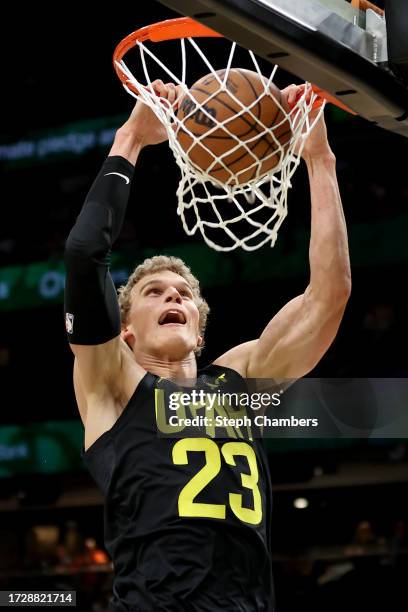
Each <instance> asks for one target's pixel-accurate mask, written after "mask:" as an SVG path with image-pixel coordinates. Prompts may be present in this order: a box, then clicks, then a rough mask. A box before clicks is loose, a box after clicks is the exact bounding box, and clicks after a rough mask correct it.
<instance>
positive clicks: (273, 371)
mask: <svg viewBox="0 0 408 612" xmlns="http://www.w3.org/2000/svg"><path fill="white" fill-rule="evenodd" d="M302 156H303V158H304V160H305V162H306V165H307V170H308V175H309V183H310V194H311V204H312V226H311V239H310V249H309V260H310V282H309V285H308V287H307V288H306V291H305V292H304V293H303V295H299V296H297V297H295V298H294V299H293V300H291V301H290V302H289V303H288V304H286V306H284V307H283V308H282V309H281V310H280V311H279V312H278V313H277V314H276V315H275V316H274V317H273V319H272V320H271V321H270V322H269V324H268V325H267V326H266V328H265V330H264V331H263V333H262V335H261V336H260V338H259V339H257V340H253V341H251V342H246V343H244V344H241V345H239V346H237V347H235V348H233V349H232V350H231V351H229V352H228V353H225V355H223V356H222V357H220V358H219V359H218V360H217V361H216V362H215V363H216V364H219V365H224V366H227V367H231V368H233V369H236V370H238V371H239V372H240V373H241V374H243V375H245V376H247V377H250V378H273V379H275V380H276V379H279V380H280V379H283V378H300V377H301V376H304V375H305V374H307V373H308V372H310V370H312V369H313V368H314V367H315V365H316V364H317V363H318V362H319V360H320V359H321V358H322V356H323V355H324V353H325V352H326V351H327V349H328V348H329V346H330V345H331V344H332V342H333V340H334V338H335V336H336V334H337V331H338V328H339V325H340V322H341V320H342V317H343V314H344V310H345V307H346V304H347V301H348V298H349V296H350V291H351V275H350V261H349V253H348V244H347V230H346V223H345V219H344V214H343V209H342V204H341V198H340V192H339V188H338V184H337V177H336V160H335V157H334V154H333V152H332V151H331V149H330V146H329V143H328V140H327V131H326V125H325V122H324V117H323V115H322V117H321V119H320V120H319V122H318V124H317V125H316V126H315V128H314V130H313V131H312V133H311V135H310V136H309V138H308V140H307V142H306V144H305V147H304V150H303V153H302Z"/></svg>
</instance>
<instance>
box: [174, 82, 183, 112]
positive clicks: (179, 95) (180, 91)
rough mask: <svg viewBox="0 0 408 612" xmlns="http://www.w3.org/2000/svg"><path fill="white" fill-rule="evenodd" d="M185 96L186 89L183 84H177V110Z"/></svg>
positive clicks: (175, 106)
mask: <svg viewBox="0 0 408 612" xmlns="http://www.w3.org/2000/svg"><path fill="white" fill-rule="evenodd" d="M183 98H184V89H183V87H182V86H181V85H176V99H175V101H174V105H173V106H174V108H175V109H176V110H177V109H178V107H179V105H180V103H181V101H182V100H183Z"/></svg>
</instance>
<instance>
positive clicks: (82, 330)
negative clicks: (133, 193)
mask: <svg viewBox="0 0 408 612" xmlns="http://www.w3.org/2000/svg"><path fill="white" fill-rule="evenodd" d="M133 171H134V166H132V164H131V163H130V162H128V161H127V160H126V159H124V158H123V157H119V156H112V157H108V158H107V159H106V161H105V163H104V164H103V166H102V169H101V171H100V172H99V174H98V176H97V177H96V179H95V182H94V183H93V185H92V187H91V189H90V191H89V193H88V195H87V197H86V200H85V203H84V205H83V207H82V210H81V213H80V214H79V216H78V218H77V220H76V222H75V225H74V227H73V228H72V230H71V233H70V234H69V236H68V239H67V242H66V246H65V268H66V282H65V304H64V310H65V326H66V330H67V335H68V341H69V342H71V343H73V344H87V345H94V344H102V343H104V342H107V341H108V340H111V339H112V338H115V337H116V336H118V335H119V333H120V312H119V304H118V299H117V294H116V289H115V286H114V284H113V281H112V278H111V275H110V274H109V256H110V250H111V247H112V244H113V243H114V241H115V240H116V238H117V237H118V235H119V232H120V230H121V228H122V224H123V219H124V216H125V211H126V206H127V202H128V199H129V192H130V186H131V180H132V176H133Z"/></svg>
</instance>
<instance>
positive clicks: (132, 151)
mask: <svg viewBox="0 0 408 612" xmlns="http://www.w3.org/2000/svg"><path fill="white" fill-rule="evenodd" d="M143 147H144V142H143V136H142V135H141V134H140V133H137V132H136V131H134V130H130V129H129V128H127V127H126V125H124V126H122V127H121V128H119V129H118V130H117V132H116V134H115V140H114V141H113V145H112V148H111V150H110V153H109V155H110V156H113V155H120V156H121V157H124V158H125V159H127V160H128V161H129V162H130V163H131V164H133V165H135V163H136V161H137V158H138V156H139V153H140V151H141V150H142V149H143Z"/></svg>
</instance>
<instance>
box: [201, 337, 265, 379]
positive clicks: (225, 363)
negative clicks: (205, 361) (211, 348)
mask: <svg viewBox="0 0 408 612" xmlns="http://www.w3.org/2000/svg"><path fill="white" fill-rule="evenodd" d="M256 343H257V340H250V341H249V342H243V343H242V344H238V345H237V346H234V348H232V349H230V350H229V351H227V352H226V353H224V354H223V355H221V356H220V357H218V358H217V359H216V360H215V361H214V362H213V363H212V365H214V366H217V367H221V368H230V369H231V370H234V371H235V372H237V373H238V374H240V376H242V377H244V378H245V377H246V376H247V371H248V362H249V357H250V355H251V353H252V351H253V349H254V347H255V345H256Z"/></svg>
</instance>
